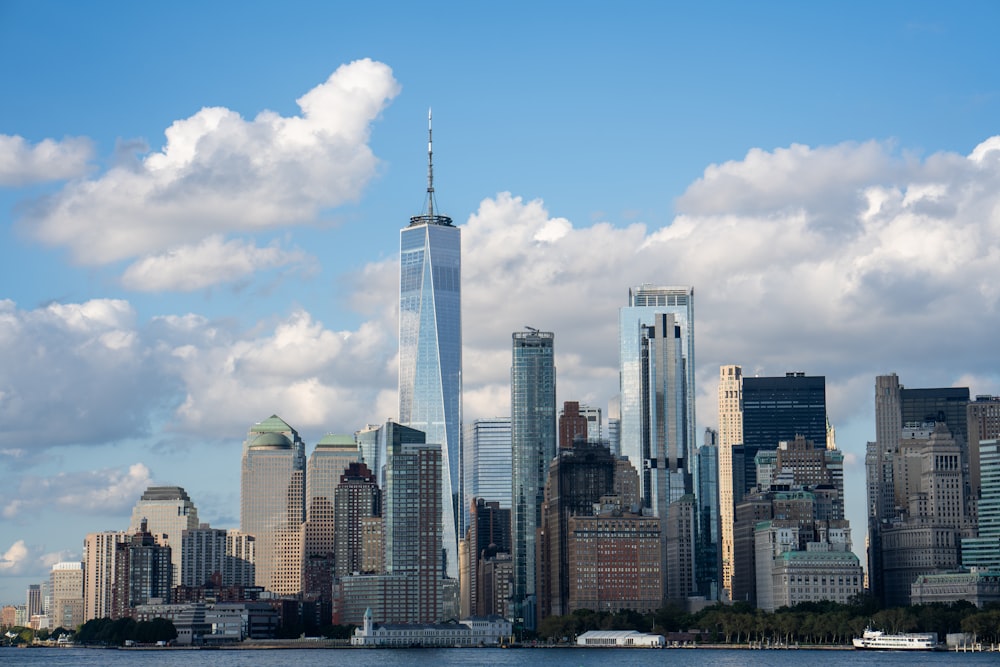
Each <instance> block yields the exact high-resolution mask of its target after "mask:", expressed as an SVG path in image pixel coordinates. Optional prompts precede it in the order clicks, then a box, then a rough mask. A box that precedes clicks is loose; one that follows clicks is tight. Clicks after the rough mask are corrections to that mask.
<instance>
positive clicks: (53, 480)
mask: <svg viewBox="0 0 1000 667" xmlns="http://www.w3.org/2000/svg"><path fill="white" fill-rule="evenodd" d="M151 482H152V477H151V475H150V470H149V468H148V467H146V465H144V464H142V463H134V464H132V465H131V466H128V467H127V468H103V469H100V470H89V471H82V472H61V473H58V474H56V475H53V476H51V477H39V476H35V475H25V476H23V477H22V478H21V479H20V482H19V483H18V485H17V487H16V488H10V489H9V490H8V491H7V492H6V494H5V495H6V496H7V497H6V498H3V497H2V496H0V498H2V503H3V517H4V518H5V519H10V520H14V521H17V520H18V519H19V518H20V517H21V514H22V513H23V512H25V511H28V510H29V509H31V508H36V509H35V510H32V516H34V515H35V513H36V512H37V508H38V507H48V508H53V509H56V510H58V511H61V512H73V513H82V514H103V515H111V516H114V515H120V514H122V513H123V512H128V511H129V510H130V509H131V508H132V506H133V505H134V504H135V502H136V501H137V500H138V499H139V497H140V496H141V495H142V493H143V491H145V490H146V489H147V488H148V487H149V486H150V483H151Z"/></svg>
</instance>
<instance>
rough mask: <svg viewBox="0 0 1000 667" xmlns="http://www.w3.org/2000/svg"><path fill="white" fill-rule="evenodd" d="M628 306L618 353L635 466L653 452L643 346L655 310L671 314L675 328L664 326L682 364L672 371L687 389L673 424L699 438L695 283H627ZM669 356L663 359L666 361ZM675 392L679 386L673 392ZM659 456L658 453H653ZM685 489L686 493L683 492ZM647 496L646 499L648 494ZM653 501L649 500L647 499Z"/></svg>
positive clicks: (689, 441)
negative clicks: (647, 432)
mask: <svg viewBox="0 0 1000 667" xmlns="http://www.w3.org/2000/svg"><path fill="white" fill-rule="evenodd" d="M628 296H629V301H628V306H627V307H624V308H622V309H621V310H620V311H619V329H618V333H619V355H620V356H619V359H620V370H621V375H620V384H621V395H620V401H621V413H620V418H621V434H620V439H621V454H622V455H624V456H627V457H628V458H629V460H630V461H632V465H634V466H635V467H636V469H637V470H640V471H641V470H643V469H644V468H647V466H649V465H651V462H650V461H649V459H650V458H651V456H650V455H644V453H643V446H644V445H643V442H644V429H648V428H649V427H648V425H647V424H646V422H647V421H648V419H649V409H650V406H649V401H650V394H649V393H648V392H646V393H644V392H643V386H644V385H645V384H646V383H647V382H648V380H649V378H648V376H647V373H648V368H647V367H644V364H643V347H644V346H648V344H649V342H648V335H647V331H648V328H649V327H651V326H653V325H654V324H655V318H656V316H657V315H667V314H668V315H672V316H673V326H674V327H676V332H675V331H674V330H670V331H666V330H663V331H662V332H661V336H666V337H669V338H671V339H672V338H673V337H674V336H677V341H676V343H674V342H671V347H676V348H679V350H680V357H681V359H683V363H684V367H683V369H675V370H674V372H675V373H677V372H679V373H680V376H679V377H672V378H671V380H676V381H677V383H678V386H679V387H681V388H682V392H683V401H684V404H683V410H682V414H681V415H680V416H679V420H680V423H679V424H677V425H676V426H675V425H674V424H670V425H669V426H668V427H669V428H680V429H681V430H682V431H683V434H684V435H683V442H684V444H685V445H686V446H687V447H689V448H693V447H694V443H696V442H697V440H696V433H695V411H694V396H695V390H694V364H695V359H694V289H693V288H691V287H656V286H654V285H641V286H639V287H634V288H630V289H629V294H628ZM667 361H668V360H664V362H667ZM675 393H676V392H675ZM652 456H653V457H655V455H652ZM682 495H683V494H682ZM643 500H644V502H648V500H647V499H646V498H644V499H643ZM647 506H651V505H647Z"/></svg>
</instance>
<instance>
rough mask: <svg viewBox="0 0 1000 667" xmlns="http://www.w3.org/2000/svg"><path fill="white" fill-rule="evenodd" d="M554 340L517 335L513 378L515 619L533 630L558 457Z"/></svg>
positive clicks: (528, 333) (534, 334)
mask: <svg viewBox="0 0 1000 667" xmlns="http://www.w3.org/2000/svg"><path fill="white" fill-rule="evenodd" d="M554 340H555V335H554V334H552V333H550V332H546V331H538V330H536V329H530V330H528V331H519V332H515V333H514V334H513V352H512V364H513V365H512V368H511V373H510V409H511V449H512V461H513V463H512V469H511V477H512V489H511V496H512V497H511V504H512V507H511V523H512V529H513V530H512V532H513V536H512V537H513V548H514V553H513V556H514V559H513V560H514V594H513V600H512V605H511V609H512V616H514V620H515V622H516V623H523V624H524V626H525V627H527V628H529V629H532V630H533V629H534V628H535V595H536V586H535V568H536V562H535V561H536V558H535V530H536V529H537V528H538V526H539V524H540V523H541V509H542V501H543V500H544V494H545V478H546V473H547V472H548V465H549V461H551V460H552V458H553V457H554V456H555V455H556V366H555V349H554V347H553V343H554Z"/></svg>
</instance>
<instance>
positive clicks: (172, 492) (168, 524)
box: [128, 486, 204, 583]
mask: <svg viewBox="0 0 1000 667" xmlns="http://www.w3.org/2000/svg"><path fill="white" fill-rule="evenodd" d="M143 521H145V522H146V525H147V527H148V528H147V529H148V530H149V532H150V533H151V534H152V535H153V538H154V539H155V540H156V542H157V543H158V544H160V545H161V546H169V547H171V550H170V560H171V562H172V564H173V573H172V578H173V581H174V582H180V581H181V559H182V555H183V550H182V549H181V534H182V533H183V532H184V531H185V530H194V529H195V528H198V526H199V523H198V508H196V507H195V506H194V502H193V501H192V500H191V498H190V497H189V496H188V494H187V491H185V490H184V489H182V488H181V487H179V486H151V487H149V488H147V489H146V492H145V493H143V494H142V497H141V498H139V500H138V502H136V504H135V507H133V508H132V521H131V523H129V526H128V532H129V534H130V535H132V534H135V533H136V532H137V531H138V530H139V528H140V527H141V526H142V522H143ZM200 583H204V582H200Z"/></svg>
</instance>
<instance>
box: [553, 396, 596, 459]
mask: <svg viewBox="0 0 1000 667" xmlns="http://www.w3.org/2000/svg"><path fill="white" fill-rule="evenodd" d="M588 435H589V424H588V423H587V417H586V415H583V414H581V413H580V403H579V402H578V401H564V402H563V409H562V411H561V412H560V413H559V449H572V447H573V442H574V441H575V440H577V439H579V440H583V441H585V442H600V439H597V440H590V438H589V437H588Z"/></svg>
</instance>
